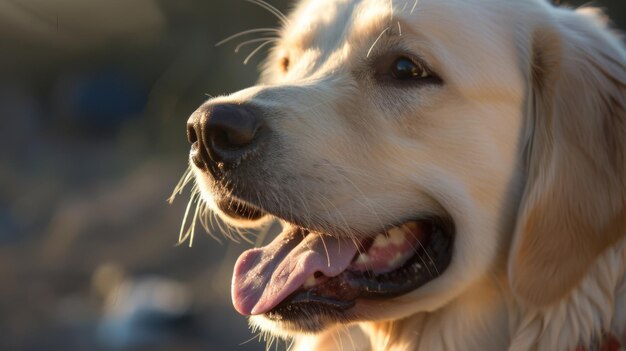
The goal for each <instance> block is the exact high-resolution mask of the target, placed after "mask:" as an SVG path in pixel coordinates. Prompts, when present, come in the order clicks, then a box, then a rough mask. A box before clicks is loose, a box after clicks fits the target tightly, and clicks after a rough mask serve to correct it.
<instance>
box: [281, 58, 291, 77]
mask: <svg viewBox="0 0 626 351" xmlns="http://www.w3.org/2000/svg"><path fill="white" fill-rule="evenodd" d="M290 63H291V62H290V60H289V57H287V56H285V57H283V58H282V59H280V69H281V70H282V71H283V73H286V72H287V71H289V64H290Z"/></svg>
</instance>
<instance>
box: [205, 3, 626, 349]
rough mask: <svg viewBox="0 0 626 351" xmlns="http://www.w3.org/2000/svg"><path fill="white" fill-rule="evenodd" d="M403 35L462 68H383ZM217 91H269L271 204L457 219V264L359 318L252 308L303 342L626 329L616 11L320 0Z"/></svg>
mask: <svg viewBox="0 0 626 351" xmlns="http://www.w3.org/2000/svg"><path fill="white" fill-rule="evenodd" d="M390 52H403V53H405V52H408V53H410V54H414V55H417V56H419V57H420V58H421V59H423V60H424V61H425V62H426V63H427V64H428V65H429V66H430V67H431V68H432V70H433V71H434V72H436V73H437V74H438V75H439V76H440V77H441V78H442V80H443V82H444V83H443V84H442V85H441V86H423V87H406V86H404V87H401V88H398V87H389V86H381V85H380V84H379V83H377V82H376V81H375V79H373V78H372V75H371V71H372V69H371V64H370V62H371V61H372V60H376V57H380V56H384V55H387V54H389V53H390ZM286 58H288V62H289V67H288V70H286V71H283V68H284V67H283V66H284V63H285V62H286V61H285V59H286ZM281 65H282V66H281ZM208 103H210V104H217V103H245V104H254V105H256V106H258V107H260V108H262V109H264V110H265V111H268V112H267V113H266V114H265V116H264V117H265V118H266V119H267V121H266V122H267V124H268V125H269V126H270V128H271V129H272V130H273V131H274V132H275V133H276V138H277V139H278V140H280V143H279V144H272V145H270V146H268V151H267V153H268V155H267V159H268V162H271V168H268V169H267V170H266V172H265V175H269V176H268V178H267V179H264V183H263V185H262V189H261V187H260V188H259V201H261V202H262V204H258V205H260V206H270V207H271V206H274V207H272V208H273V209H274V211H290V213H296V214H298V215H300V216H301V218H302V220H303V221H304V222H305V223H307V224H310V225H312V226H315V227H316V228H321V230H324V231H326V232H328V233H333V234H334V235H351V236H356V237H358V236H360V235H364V234H362V233H368V232H371V230H372V228H380V225H381V224H388V223H393V222H395V221H397V219H398V218H406V217H409V216H411V215H414V214H415V213H442V212H445V213H447V214H449V215H450V216H451V217H452V218H453V220H454V222H455V226H456V238H455V247H454V252H453V259H452V263H451V264H450V266H449V268H448V269H447V270H446V272H445V273H444V274H443V275H442V276H440V277H438V278H437V279H435V280H433V281H431V282H429V283H428V284H426V285H425V286H423V287H421V288H419V289H417V290H416V291H414V292H412V293H409V294H406V295H404V296H401V297H398V298H394V299H392V300H387V301H381V302H367V301H365V302H359V303H358V304H357V306H356V307H355V310H356V311H358V313H359V315H360V316H361V318H359V320H355V322H354V323H353V324H352V325H351V326H335V327H334V328H338V329H330V330H329V331H327V332H325V333H323V334H320V335H316V336H311V335H299V334H298V333H292V332H290V331H286V330H284V329H283V328H281V327H280V326H279V325H276V324H275V323H273V322H270V321H268V320H266V319H264V317H262V316H254V317H252V318H251V323H252V324H253V325H255V326H257V327H259V328H261V329H263V330H265V331H267V332H269V333H273V334H275V335H279V336H284V337H294V338H295V340H296V344H295V349H296V350H333V349H336V350H350V349H355V350H376V351H383V350H384V351H387V350H388V351H404V350H428V351H438V350H470V351H471V350H497V351H499V350H511V351H522V350H537V351H558V350H563V351H569V350H573V349H575V348H576V347H577V346H579V345H582V346H585V347H588V350H589V351H591V350H592V349H593V347H595V346H597V343H598V342H599V340H600V339H601V338H602V337H603V336H604V334H606V333H609V332H610V333H612V334H613V335H615V336H617V337H619V338H621V339H622V340H621V341H622V343H623V344H626V239H624V236H625V235H626V185H625V183H626V141H625V140H626V112H625V111H626V52H625V50H624V48H623V45H622V44H621V42H620V41H619V39H618V38H617V37H616V36H615V35H614V34H613V33H611V32H610V31H609V30H608V29H607V28H606V24H605V23H604V22H603V19H602V18H601V17H600V16H599V13H598V11H596V10H592V9H582V10H577V11H575V10H571V9H563V8H555V7H552V6H551V5H550V4H548V3H547V2H544V1H543V0H445V1H444V0H409V1H405V0H393V1H390V0H302V1H300V2H299V4H298V6H297V7H296V9H295V11H294V12H293V14H292V15H291V16H290V17H289V22H288V23H287V24H286V25H285V27H284V29H283V31H282V35H281V39H280V40H279V41H278V42H277V44H276V48H275V49H274V50H273V52H272V54H271V55H270V58H269V60H268V63H267V65H266V67H265V69H264V71H263V77H262V80H261V83H260V84H259V85H257V86H255V87H252V88H249V89H246V90H242V91H240V92H237V93H235V94H232V95H229V96H223V97H218V98H215V99H212V100H210V101H209V102H208ZM277 147H283V148H282V149H280V157H279V156H275V155H274V154H273V153H272V152H273V151H274V149H273V148H277ZM194 173H195V175H196V179H197V181H198V183H199V187H200V189H202V192H203V195H204V196H205V200H206V201H208V202H210V201H212V200H211V196H210V193H211V190H210V186H208V185H207V184H210V183H211V181H210V179H207V176H206V175H205V174H203V173H202V172H201V171H199V170H197V169H194ZM284 175H287V176H289V177H283V176H284ZM346 328H348V329H346ZM368 340H369V341H368Z"/></svg>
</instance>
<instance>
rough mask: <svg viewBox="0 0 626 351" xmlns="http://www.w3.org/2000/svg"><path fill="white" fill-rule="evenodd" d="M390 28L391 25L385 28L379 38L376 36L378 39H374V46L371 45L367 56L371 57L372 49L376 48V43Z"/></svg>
mask: <svg viewBox="0 0 626 351" xmlns="http://www.w3.org/2000/svg"><path fill="white" fill-rule="evenodd" d="M388 30H389V27H387V28H385V29H383V31H382V32H381V33H380V35H379V36H378V38H376V40H375V41H374V44H372V46H371V47H370V49H369V50H368V51H367V56H366V57H370V54H371V53H372V50H374V47H375V46H376V44H377V43H378V41H379V40H380V38H382V37H383V34H385V33H386V32H387V31H388Z"/></svg>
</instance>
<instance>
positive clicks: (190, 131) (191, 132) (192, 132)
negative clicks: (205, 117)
mask: <svg viewBox="0 0 626 351" xmlns="http://www.w3.org/2000/svg"><path fill="white" fill-rule="evenodd" d="M187 141H189V144H193V143H195V142H197V141H198V134H196V129H195V128H194V126H193V124H191V123H188V124H187Z"/></svg>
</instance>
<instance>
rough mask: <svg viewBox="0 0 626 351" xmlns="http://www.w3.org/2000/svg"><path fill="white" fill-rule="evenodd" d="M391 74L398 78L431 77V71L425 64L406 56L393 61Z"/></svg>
mask: <svg viewBox="0 0 626 351" xmlns="http://www.w3.org/2000/svg"><path fill="white" fill-rule="evenodd" d="M390 74H391V76H392V77H393V78H395V79H398V80H416V79H424V78H428V77H430V72H429V71H428V70H427V69H426V68H425V67H424V66H422V65H420V64H417V63H415V62H413V61H412V60H411V59H409V58H406V57H400V58H397V59H396V60H395V61H394V62H393V64H392V66H391V70H390Z"/></svg>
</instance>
